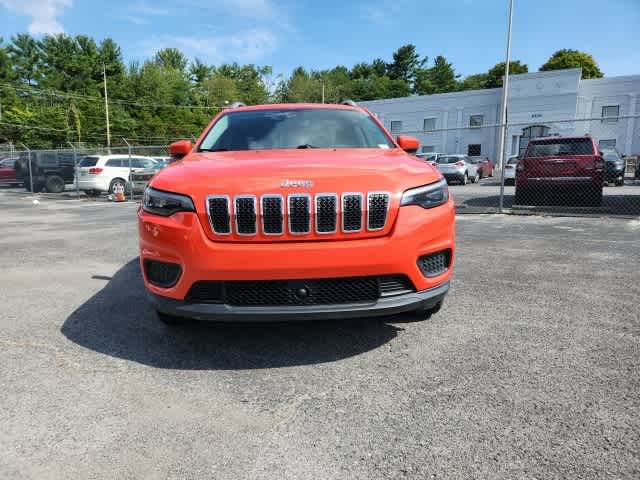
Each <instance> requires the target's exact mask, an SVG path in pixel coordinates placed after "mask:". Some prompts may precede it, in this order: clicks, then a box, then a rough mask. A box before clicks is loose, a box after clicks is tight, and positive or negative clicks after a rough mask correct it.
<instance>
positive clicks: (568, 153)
mask: <svg viewBox="0 0 640 480" xmlns="http://www.w3.org/2000/svg"><path fill="white" fill-rule="evenodd" d="M604 167H605V163H604V160H603V158H602V155H601V154H600V152H599V150H598V146H597V144H596V141H595V140H594V139H593V137H591V136H589V135H585V136H583V137H544V138H536V139H534V140H531V141H530V142H529V145H528V146H527V149H526V151H525V153H524V155H523V157H522V159H521V160H520V161H519V162H518V165H517V167H516V198H515V203H516V204H519V205H538V204H543V203H544V204H549V203H550V202H551V203H552V204H556V205H558V204H560V205H565V204H575V203H580V204H586V205H588V206H600V205H601V204H602V187H603V181H604Z"/></svg>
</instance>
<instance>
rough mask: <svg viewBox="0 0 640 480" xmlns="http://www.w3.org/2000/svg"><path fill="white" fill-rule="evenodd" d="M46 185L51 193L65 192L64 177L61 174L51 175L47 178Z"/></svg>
mask: <svg viewBox="0 0 640 480" xmlns="http://www.w3.org/2000/svg"><path fill="white" fill-rule="evenodd" d="M44 186H45V188H46V189H47V192H49V193H62V192H64V179H63V178H62V177H60V176H59V175H51V176H49V177H47V179H46V180H45V182H44Z"/></svg>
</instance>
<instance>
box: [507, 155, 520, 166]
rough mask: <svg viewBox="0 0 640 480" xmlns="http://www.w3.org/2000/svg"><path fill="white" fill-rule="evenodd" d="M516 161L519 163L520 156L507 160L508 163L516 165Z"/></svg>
mask: <svg viewBox="0 0 640 480" xmlns="http://www.w3.org/2000/svg"><path fill="white" fill-rule="evenodd" d="M516 163H518V157H515V158H510V159H509V160H508V161H507V165H515V164H516Z"/></svg>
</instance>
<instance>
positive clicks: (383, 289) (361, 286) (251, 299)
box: [187, 275, 415, 306]
mask: <svg viewBox="0 0 640 480" xmlns="http://www.w3.org/2000/svg"><path fill="white" fill-rule="evenodd" d="M414 291H415V289H414V287H413V285H412V284H411V281H410V280H409V279H408V278H407V277H406V276H404V275H388V276H382V277H376V276H373V277H348V278H321V279H310V280H257V281H200V282H196V283H194V284H193V285H192V287H191V289H190V290H189V293H188V294H187V301H189V302H192V303H225V304H228V305H234V306H275V305H336V304H344V303H372V302H375V301H377V300H378V299H379V298H381V297H389V296H393V295H400V294H403V293H410V292H414Z"/></svg>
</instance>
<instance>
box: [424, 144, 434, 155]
mask: <svg viewBox="0 0 640 480" xmlns="http://www.w3.org/2000/svg"><path fill="white" fill-rule="evenodd" d="M435 151H436V147H435V145H423V147H422V153H432V152H435Z"/></svg>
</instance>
